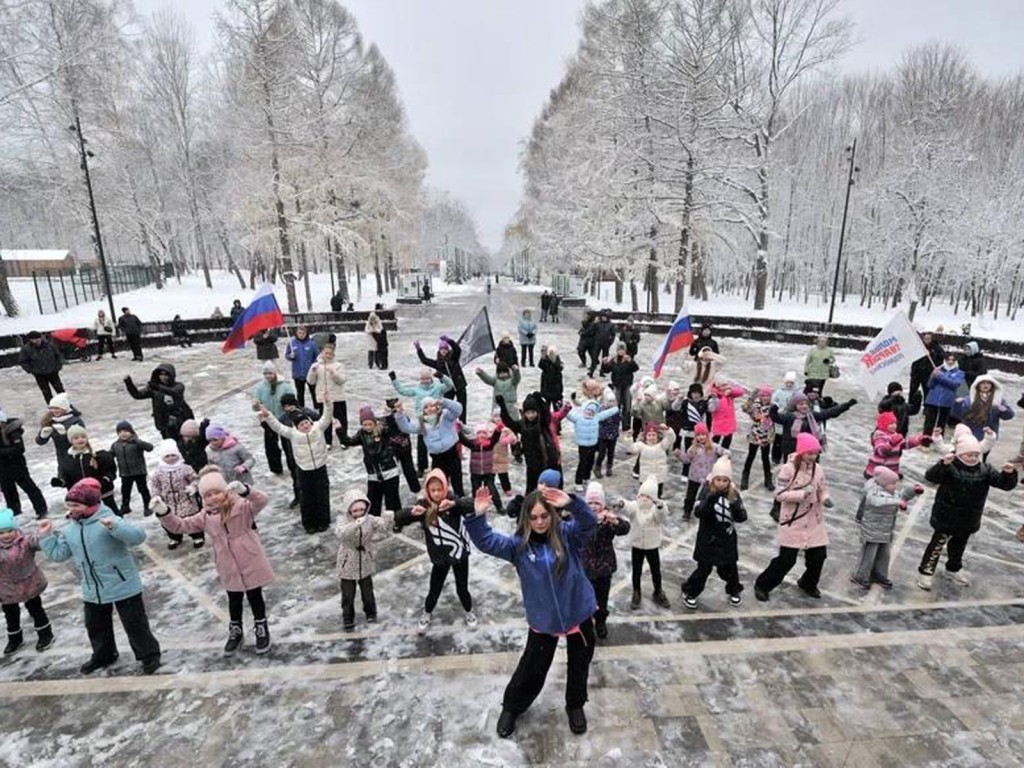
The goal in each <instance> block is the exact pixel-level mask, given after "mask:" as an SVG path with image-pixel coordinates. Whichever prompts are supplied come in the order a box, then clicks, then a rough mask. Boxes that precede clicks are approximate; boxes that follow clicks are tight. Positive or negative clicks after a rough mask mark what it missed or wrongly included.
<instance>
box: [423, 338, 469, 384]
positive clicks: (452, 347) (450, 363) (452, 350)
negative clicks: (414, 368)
mask: <svg viewBox="0 0 1024 768" xmlns="http://www.w3.org/2000/svg"><path fill="white" fill-rule="evenodd" d="M441 341H443V342H444V343H445V344H447V345H448V354H447V355H446V356H442V355H440V354H439V355H438V356H437V357H435V358H429V357H427V356H426V355H425V354H423V350H422V349H420V348H419V347H416V356H417V357H419V359H420V363H422V364H423V365H425V366H427V367H428V368H433V369H434V370H435V371H437V372H438V373H440V374H441V375H442V376H447V377H448V378H449V379H451V382H452V387H453V388H454V389H455V391H457V392H465V391H466V374H465V372H464V371H463V370H462V362H461V361H462V347H461V346H459V342H457V341H455V339H452V338H449V337H448V336H442V337H441ZM447 391H448V390H445V391H444V392H447ZM444 392H441V393H439V394H438V395H434V397H440V396H441V395H442V394H444Z"/></svg>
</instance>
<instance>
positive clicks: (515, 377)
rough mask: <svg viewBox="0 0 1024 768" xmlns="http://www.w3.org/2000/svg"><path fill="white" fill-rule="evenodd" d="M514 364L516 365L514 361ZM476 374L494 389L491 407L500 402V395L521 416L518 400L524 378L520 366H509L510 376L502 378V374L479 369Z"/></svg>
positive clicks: (514, 412) (513, 411)
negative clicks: (520, 383)
mask: <svg viewBox="0 0 1024 768" xmlns="http://www.w3.org/2000/svg"><path fill="white" fill-rule="evenodd" d="M513 365H516V364H515V363H513ZM476 375H477V376H479V377H480V380H481V381H482V382H483V383H484V384H486V385H487V386H489V387H491V388H492V389H493V390H494V391H493V393H492V395H491V408H494V407H495V406H496V405H497V404H498V396H499V395H500V396H501V397H503V398H505V405H506V406H507V407H508V408H509V409H510V410H511V411H512V413H513V414H515V415H516V418H518V416H519V406H517V405H516V401H517V400H518V399H519V382H520V381H521V380H522V376H521V375H520V372H519V366H518V365H516V367H515V368H512V367H510V368H509V376H507V377H505V378H502V377H501V376H497V375H495V376H492V375H491V374H489V373H487V372H486V371H484V370H479V371H477V372H476Z"/></svg>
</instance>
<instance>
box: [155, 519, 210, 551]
mask: <svg viewBox="0 0 1024 768" xmlns="http://www.w3.org/2000/svg"><path fill="white" fill-rule="evenodd" d="M199 514H202V512H200V513H199ZM164 533H166V534H167V538H168V539H170V540H171V541H176V542H178V543H179V544H181V542H183V541H184V540H185V535H184V534H182V533H171V532H170V531H168V530H167V529H166V528H164ZM189 538H190V539H192V541H205V540H206V534H205V533H203V532H202V531H199V532H198V533H190V534H189Z"/></svg>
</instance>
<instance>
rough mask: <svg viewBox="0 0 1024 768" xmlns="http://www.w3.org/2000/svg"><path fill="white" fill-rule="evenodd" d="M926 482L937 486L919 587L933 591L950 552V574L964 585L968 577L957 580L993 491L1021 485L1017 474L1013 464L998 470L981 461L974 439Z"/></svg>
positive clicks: (928, 475) (932, 469)
mask: <svg viewBox="0 0 1024 768" xmlns="http://www.w3.org/2000/svg"><path fill="white" fill-rule="evenodd" d="M924 479H925V480H927V481H928V482H929V483H936V484H937V485H938V486H939V487H938V489H936V491H935V501H934V503H933V504H932V514H931V520H930V522H931V526H932V531H933V533H932V538H931V541H929V542H928V546H927V547H925V550H924V555H923V556H922V558H921V564H920V565H919V566H918V569H917V570H918V573H919V574H920V576H919V577H918V580H917V585H918V586H919V587H921V589H925V590H927V589H931V586H932V576H933V574H934V573H935V569H936V566H937V565H938V562H939V556H940V555H941V554H942V549H943V547H946V546H947V545H948V549H947V551H946V570H947V571H948V572H949V573H950V574H952V575H953V578H954V579H955V580H957V581H959V582H960V583H961V584H966V583H967V579H966V577H965V576H962V575H961V576H957V575H956V574H959V572H960V570H961V568H962V567H963V555H964V550H965V549H966V548H967V541H968V540H969V539H970V538H971V536H972V535H973V534H975V533H977V532H978V531H979V530H980V529H981V516H982V514H983V513H984V512H985V502H986V501H987V499H988V489H989V488H999V489H1000V490H1003V491H1011V490H1013V489H1014V487H1016V485H1017V470H1016V469H1014V467H1013V465H1012V464H1003V466H1002V467H1000V468H999V469H996V468H995V467H993V466H991V465H989V464H986V463H985V462H984V461H982V458H981V446H979V445H978V441H977V440H974V438H973V437H967V438H962V439H961V440H960V441H959V442H958V443H957V448H956V455H955V456H954V455H952V454H950V455H949V456H946V457H945V458H943V459H942V460H941V461H940V462H938V463H937V464H935V465H934V466H932V467H930V468H929V469H928V471H927V472H925V473H924Z"/></svg>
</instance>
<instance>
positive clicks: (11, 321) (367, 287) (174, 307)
mask: <svg viewBox="0 0 1024 768" xmlns="http://www.w3.org/2000/svg"><path fill="white" fill-rule="evenodd" d="M210 277H211V281H212V282H213V288H207V287H206V282H205V281H204V280H203V275H202V273H201V272H195V273H192V274H189V275H185V276H183V277H182V278H181V282H180V283H179V282H178V281H177V280H176V279H174V278H172V279H171V280H169V281H168V282H167V283H166V285H165V287H164V288H163V289H161V290H157V289H156V288H155V287H153V286H148V287H146V288H139V289H138V290H135V291H128V292H127V293H118V294H116V295H115V296H114V307H115V309H117V311H118V313H120V311H121V307H129V308H131V310H132V311H133V312H134V313H135V314H137V315H138V316H139V318H141V319H142V321H143V322H147V321H158V320H170V319H171V318H173V317H174V316H175V315H177V314H180V315H181V316H182V317H184V318H203V317H209V316H210V315H211V314H212V313H213V309H214V307H220V310H221V312H223V313H224V314H225V315H227V313H228V311H229V310H230V309H231V302H232V301H233V300H234V299H239V300H241V302H242V305H243V306H245V305H246V304H248V303H249V300H250V299H251V298H252V295H253V294H254V293H255V291H251V290H249V289H248V287H246V288H244V289H243V288H239V287H238V280H237V279H236V278H235V276H234V275H232V274H231V273H230V272H227V271H224V270H213V271H212V272H211V273H210ZM8 282H9V283H10V285H11V290H12V292H13V293H14V297H15V299H16V300H17V302H18V307H19V309H20V310H21V315H20V316H19V317H14V318H12V317H7V316H3V317H0V335H2V334H7V333H24V332H26V331H30V330H33V329H34V330H40V331H44V330H51V329H53V328H70V327H82V326H85V327H90V326H91V325H92V322H93V320H95V319H96V312H97V311H98V310H100V309H102V310H104V311H106V312H109V311H110V310H109V308H108V306H107V301H106V299H101V300H99V301H90V302H87V303H85V304H79V305H78V306H77V307H71V308H69V309H66V310H63V311H61V312H58V313H49V314H45V315H40V314H39V307H38V305H37V303H36V298H35V289H34V288H33V286H32V280H31V278H12V279H10V280H9V281H8ZM257 287H258V286H257ZM362 288H363V290H362V293H361V296H360V295H359V294H357V292H356V286H355V283H354V282H352V283H350V284H349V295H350V296H351V297H352V299H353V303H354V304H355V307H356V309H357V310H368V309H373V306H374V304H376V303H377V302H383V303H384V304H385V305H387V306H391V305H392V304H394V302H395V292H394V291H391V292H388V293H385V294H384V295H383V296H381V297H378V296H377V281H376V278H375V277H374V276H373V275H364V276H363V283H362ZM435 288H438V289H441V290H440V292H442V293H443V292H444V291H445V290H447V289H448V287H447V286H444V287H443V288H442V286H441V284H440V282H438V281H435ZM309 289H310V296H311V298H312V300H313V311H314V312H328V311H330V300H331V295H332V294H331V280H330V276H329V275H327V274H326V273H324V274H320V275H311V276H310V283H309ZM295 290H296V293H297V295H298V299H299V311H300V312H305V311H306V286H305V283H303V282H302V281H300V282H298V283H296V285H295ZM274 294H275V295H276V296H277V303H278V304H279V305H280V306H281V309H282V310H284V311H287V308H288V296H287V293H286V292H285V288H284V285H282V284H281V283H278V284H277V285H276V287H275V289H274Z"/></svg>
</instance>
